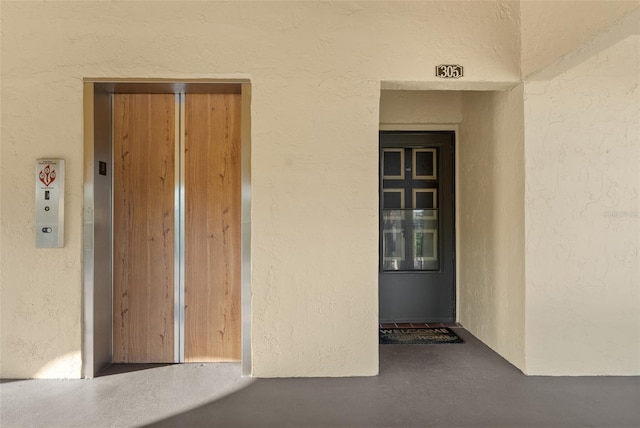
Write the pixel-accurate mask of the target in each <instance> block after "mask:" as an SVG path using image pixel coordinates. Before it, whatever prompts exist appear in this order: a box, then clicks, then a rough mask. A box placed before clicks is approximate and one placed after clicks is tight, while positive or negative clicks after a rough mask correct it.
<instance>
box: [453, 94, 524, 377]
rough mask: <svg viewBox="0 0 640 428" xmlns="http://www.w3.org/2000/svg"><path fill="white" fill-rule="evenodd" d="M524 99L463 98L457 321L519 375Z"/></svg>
mask: <svg viewBox="0 0 640 428" xmlns="http://www.w3.org/2000/svg"><path fill="white" fill-rule="evenodd" d="M522 94H523V88H522V85H519V86H517V87H516V88H514V89H512V90H511V91H505V92H465V93H464V94H463V96H462V116H463V120H462V124H461V125H460V133H459V136H460V137H459V142H458V174H457V175H458V198H457V200H458V215H459V219H458V242H459V244H458V250H457V253H458V258H457V264H458V284H459V286H458V289H459V293H460V296H459V308H458V313H459V318H460V322H461V323H462V325H463V326H464V327H465V328H466V329H467V330H469V331H470V332H471V333H473V334H474V335H475V336H476V337H478V338H479V339H480V340H482V341H483V342H484V343H486V344H487V345H489V346H490V347H491V348H492V349H494V350H495V351H496V352H498V353H499V354H500V355H502V356H503V357H504V358H505V359H506V360H508V361H509V362H511V363H512V364H513V365H515V366H516V367H518V368H519V369H520V370H523V371H524V370H525V348H524V343H525V342H524V333H525V331H524V308H525V306H524V303H525V302H524V297H525V267H524V135H523V118H524V115H523V110H522V101H523V98H522Z"/></svg>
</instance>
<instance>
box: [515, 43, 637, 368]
mask: <svg viewBox="0 0 640 428" xmlns="http://www.w3.org/2000/svg"><path fill="white" fill-rule="evenodd" d="M639 87H640V37H638V36H633V37H629V38H628V39H626V40H624V41H623V42H620V43H618V44H616V45H615V46H613V47H611V48H610V49H608V50H605V51H603V52H601V53H599V54H598V55H595V56H593V57H591V58H589V59H588V60H586V61H585V62H584V63H582V64H580V65H578V66H576V67H575V68H573V69H571V70H568V71H567V72H565V73H563V74H561V75H559V76H557V77H556V78H554V79H552V80H550V81H541V82H529V83H526V86H525V160H526V162H525V174H526V198H525V201H526V207H527V209H526V239H527V246H526V266H527V295H526V306H527V308H526V314H527V316H526V333H527V335H526V349H527V372H528V373H530V374H551V375H561V374H569V375H583V374H584V375H599V374H619V375H638V374H640V311H638V308H639V307H640V254H639V251H638V248H639V247H640V223H639V219H640V197H639V195H640V90H639Z"/></svg>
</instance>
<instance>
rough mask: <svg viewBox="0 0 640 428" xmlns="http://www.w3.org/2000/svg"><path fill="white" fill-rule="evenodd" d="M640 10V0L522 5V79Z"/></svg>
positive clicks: (526, 0) (558, 0)
mask: <svg viewBox="0 0 640 428" xmlns="http://www.w3.org/2000/svg"><path fill="white" fill-rule="evenodd" d="M638 8H640V0H628V1H627V0H613V1H612V0H597V1H588V0H587V1H575V0H548V1H545V0H542V1H537V0H524V1H522V2H521V3H520V19H521V26H522V31H521V41H522V53H521V58H522V75H523V76H524V77H527V76H528V75H530V74H531V73H535V72H536V71H538V70H541V69H544V68H545V67H547V66H549V65H551V64H552V63H553V62H554V61H556V60H558V59H559V58H561V57H562V56H563V55H566V54H569V53H571V52H572V51H574V50H575V49H579V48H580V47H581V46H582V45H584V44H585V43H587V42H589V41H590V39H592V38H594V37H595V36H597V35H598V34H599V33H601V32H603V31H605V30H607V29H608V28H609V27H611V26H612V25H615V24H616V22H617V21H619V20H621V19H622V18H623V17H624V16H625V15H627V14H628V13H630V12H632V11H634V10H637V9H638ZM636 34H637V33H636Z"/></svg>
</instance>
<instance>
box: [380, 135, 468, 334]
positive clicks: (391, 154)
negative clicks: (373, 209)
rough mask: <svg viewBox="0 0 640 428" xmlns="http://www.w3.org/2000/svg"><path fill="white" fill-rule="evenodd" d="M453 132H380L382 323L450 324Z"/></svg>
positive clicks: (452, 297) (452, 312) (452, 301)
mask: <svg viewBox="0 0 640 428" xmlns="http://www.w3.org/2000/svg"><path fill="white" fill-rule="evenodd" d="M454 143H455V135H454V133H453V132H450V131H446V132H440V131H433V132H395V131H394V132H384V131H383V132H380V277H379V284H380V292H379V296H380V322H453V321H455V227H454V224H455V222H454V213H455V210H454V189H455V186H454Z"/></svg>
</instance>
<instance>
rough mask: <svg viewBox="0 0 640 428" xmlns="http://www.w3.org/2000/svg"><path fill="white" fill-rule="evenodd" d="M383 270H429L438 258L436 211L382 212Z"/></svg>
mask: <svg viewBox="0 0 640 428" xmlns="http://www.w3.org/2000/svg"><path fill="white" fill-rule="evenodd" d="M382 246H383V248H382V254H383V263H382V264H383V270H384V271H433V270H439V269H440V261H439V257H438V248H439V244H438V210H436V209H432V210H426V209H425V210H407V209H405V210H383V239H382Z"/></svg>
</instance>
